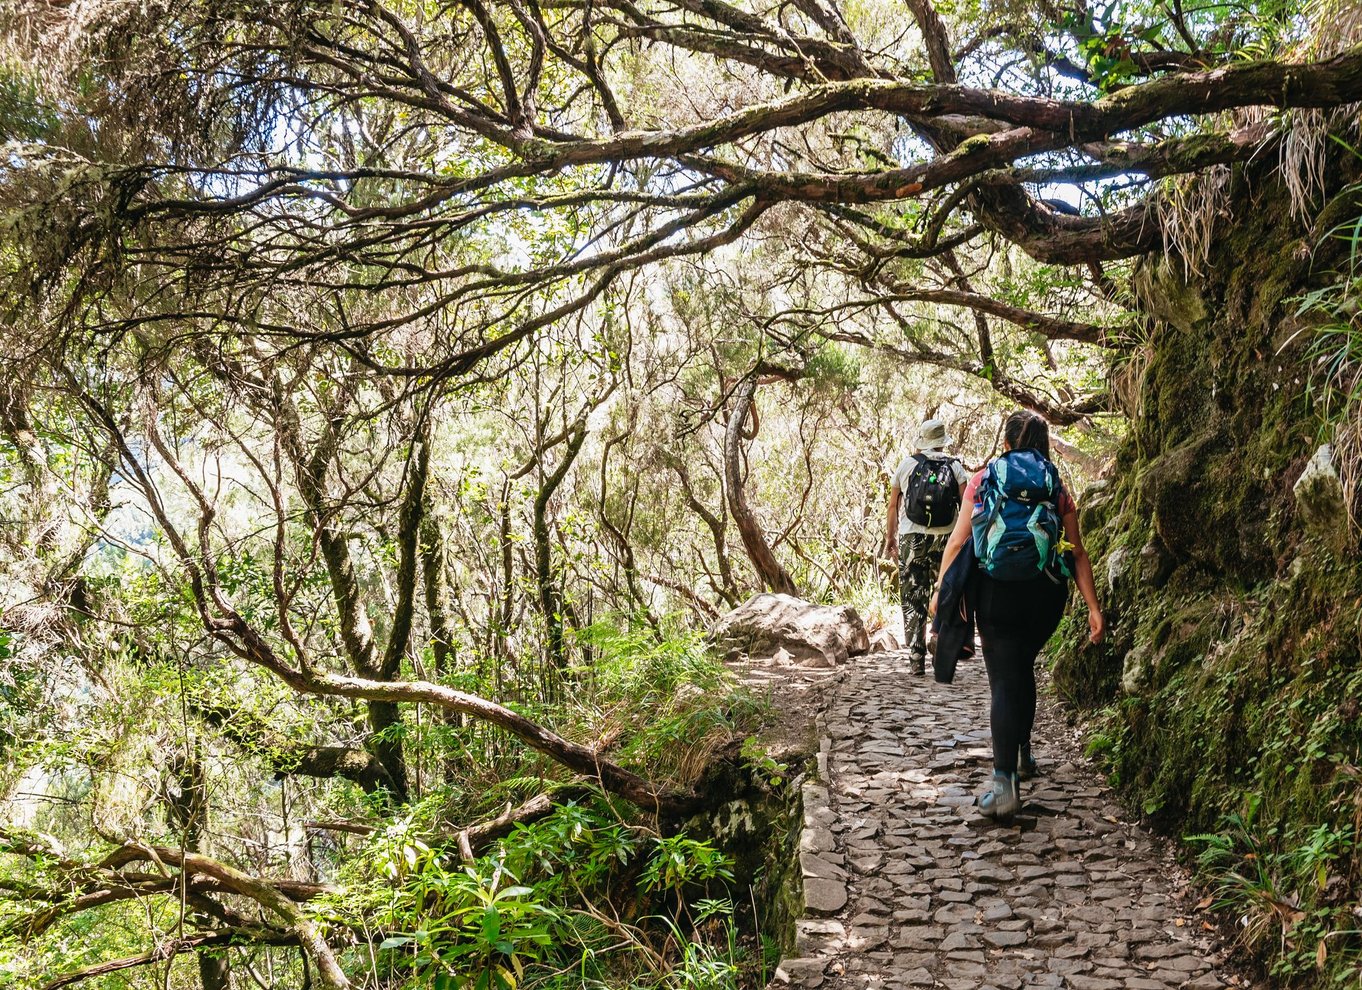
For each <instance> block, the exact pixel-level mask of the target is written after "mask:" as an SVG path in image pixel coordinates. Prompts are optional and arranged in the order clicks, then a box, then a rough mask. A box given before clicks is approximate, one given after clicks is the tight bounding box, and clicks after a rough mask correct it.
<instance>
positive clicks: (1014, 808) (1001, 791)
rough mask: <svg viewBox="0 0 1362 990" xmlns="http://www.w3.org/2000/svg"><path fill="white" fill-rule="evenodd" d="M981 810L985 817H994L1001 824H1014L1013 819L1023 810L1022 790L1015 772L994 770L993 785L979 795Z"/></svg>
mask: <svg viewBox="0 0 1362 990" xmlns="http://www.w3.org/2000/svg"><path fill="white" fill-rule="evenodd" d="M979 810H980V811H981V812H983V814H984V817H985V818H992V819H993V820H994V821H995V822H997V823H998V824H1000V825H1010V824H1012V819H1013V818H1015V817H1016V816H1017V812H1018V811H1020V810H1021V790H1020V788H1019V787H1018V786H1017V775H1016V774H1015V773H1004V772H1003V771H1001V770H994V771H993V787H992V788H991V789H990V790H987V791H985V792H984V793H983V794H982V795H980V797H979Z"/></svg>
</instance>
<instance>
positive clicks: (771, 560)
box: [724, 377, 798, 595]
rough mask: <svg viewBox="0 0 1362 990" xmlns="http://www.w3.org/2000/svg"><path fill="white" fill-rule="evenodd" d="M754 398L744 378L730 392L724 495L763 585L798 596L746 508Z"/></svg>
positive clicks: (752, 386) (752, 388)
mask: <svg viewBox="0 0 1362 990" xmlns="http://www.w3.org/2000/svg"><path fill="white" fill-rule="evenodd" d="M756 394H757V382H756V379H755V378H750V377H749V378H746V379H744V380H743V381H741V382H739V383H738V385H737V387H736V388H735V389H734V390H733V411H732V413H731V414H730V415H729V418H728V428H727V430H726V431H725V432H724V493H725V495H726V497H727V499H728V512H729V515H731V516H732V517H733V522H734V524H736V525H737V527H738V533H739V535H740V536H741V537H742V545H743V549H745V550H746V551H747V557H748V559H749V560H751V561H752V567H753V569H755V570H756V572H757V577H759V578H760V579H761V582H762V584H763V585H765V586H766V587H767V588H769V589H770V590H772V591H775V592H779V593H781V594H786V595H796V594H798V591H797V589H796V588H795V583H794V579H793V578H792V577H790V575H789V572H788V571H786V570H785V568H784V567H782V566H781V564H780V561H778V560H777V559H776V555H775V553H774V552H772V550H771V547H770V544H768V543H767V542H766V535H765V534H764V533H763V532H762V530H761V523H760V522H758V520H757V517H756V515H755V514H754V513H753V512H752V509H751V507H750V506H749V505H748V504H747V493H746V492H745V491H744V489H743V483H744V481H745V479H744V478H743V471H742V466H741V463H740V462H741V459H742V454H743V440H744V437H743V426H744V425H745V424H746V422H747V418H748V416H749V415H751V413H752V402H753V399H754V398H755V397H756Z"/></svg>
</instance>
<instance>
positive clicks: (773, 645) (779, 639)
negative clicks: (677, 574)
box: [710, 593, 870, 667]
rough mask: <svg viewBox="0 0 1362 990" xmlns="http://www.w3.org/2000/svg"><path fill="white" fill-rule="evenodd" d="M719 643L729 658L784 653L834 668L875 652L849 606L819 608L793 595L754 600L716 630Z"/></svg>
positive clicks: (739, 609)
mask: <svg viewBox="0 0 1362 990" xmlns="http://www.w3.org/2000/svg"><path fill="white" fill-rule="evenodd" d="M710 636H711V637H712V638H713V640H714V642H715V643H716V644H717V645H718V646H719V647H721V648H722V649H724V650H725V651H727V652H728V653H729V654H730V655H733V654H739V653H746V654H747V655H749V656H769V655H771V654H773V653H775V652H776V651H777V650H784V651H785V652H786V653H788V654H789V656H790V658H791V659H792V660H794V661H795V662H797V663H801V664H806V665H809V666H815V667H831V666H835V665H836V664H839V663H846V661H847V658H848V657H852V656H857V655H859V654H862V653H865V652H866V651H867V650H868V649H869V648H870V638H869V636H867V635H866V631H865V623H864V622H862V621H861V617H860V616H859V615H857V614H856V610H855V609H854V608H852V607H851V606H850V605H814V604H813V603H812V602H806V601H804V600H803V599H801V598H794V597H792V596H791V595H777V594H769V593H767V594H760V595H753V596H752V597H751V598H749V599H748V600H747V601H745V602H743V603H742V604H741V605H740V606H738V607H737V608H736V609H734V610H733V611H732V612H729V613H728V614H727V615H725V616H723V617H722V618H721V619H719V621H718V622H717V623H715V624H714V629H713V631H712V632H711V633H710Z"/></svg>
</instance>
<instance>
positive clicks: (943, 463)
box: [903, 454, 960, 528]
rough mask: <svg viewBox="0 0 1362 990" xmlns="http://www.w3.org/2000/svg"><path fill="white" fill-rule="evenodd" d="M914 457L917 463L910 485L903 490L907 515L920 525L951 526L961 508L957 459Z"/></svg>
mask: <svg viewBox="0 0 1362 990" xmlns="http://www.w3.org/2000/svg"><path fill="white" fill-rule="evenodd" d="M913 460H915V461H917V465H916V466H915V467H914V468H913V473H912V474H910V475H909V476H908V488H907V490H906V491H905V492H904V493H903V498H904V503H903V514H904V515H905V516H907V517H908V519H909V521H910V522H915V523H917V524H918V525H919V526H927V527H931V528H936V527H938V526H949V525H950V524H951V523H953V522H955V517H956V514H957V513H959V511H960V484H959V483H958V482H957V481H956V480H955V458H953V457H951V458H944V459H942V460H932V459H931V458H928V457H923V456H922V455H921V454H914V455H913Z"/></svg>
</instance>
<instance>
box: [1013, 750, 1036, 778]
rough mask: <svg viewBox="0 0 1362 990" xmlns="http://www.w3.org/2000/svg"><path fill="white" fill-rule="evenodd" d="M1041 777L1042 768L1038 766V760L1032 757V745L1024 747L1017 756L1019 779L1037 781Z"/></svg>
mask: <svg viewBox="0 0 1362 990" xmlns="http://www.w3.org/2000/svg"><path fill="white" fill-rule="evenodd" d="M1038 776H1040V767H1038V766H1037V765H1036V758H1035V757H1034V756H1032V755H1031V744H1030V743H1027V744H1025V745H1024V746H1022V748H1021V751H1020V752H1019V753H1018V755H1017V779H1018V780H1035V779H1036V778H1037V777H1038Z"/></svg>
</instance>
